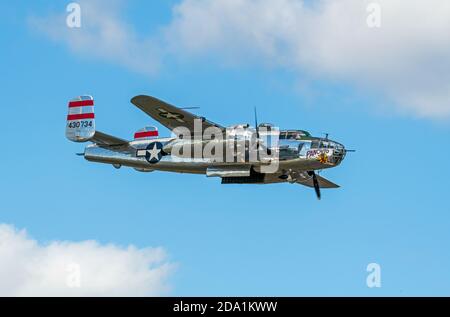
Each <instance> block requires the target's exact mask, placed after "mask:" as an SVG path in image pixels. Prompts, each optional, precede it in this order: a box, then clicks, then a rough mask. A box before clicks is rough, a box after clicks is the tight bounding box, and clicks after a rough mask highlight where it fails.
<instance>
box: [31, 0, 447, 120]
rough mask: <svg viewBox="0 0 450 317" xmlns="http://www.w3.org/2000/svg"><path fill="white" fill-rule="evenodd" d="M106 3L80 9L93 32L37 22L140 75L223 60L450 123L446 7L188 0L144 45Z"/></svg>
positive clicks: (414, 0) (434, 1) (344, 0)
mask: <svg viewBox="0 0 450 317" xmlns="http://www.w3.org/2000/svg"><path fill="white" fill-rule="evenodd" d="M104 3H105V2H101V1H99V0H95V1H82V2H81V4H82V8H83V12H84V13H83V21H84V23H85V25H84V26H83V28H81V29H80V30H77V31H76V32H73V30H69V29H68V28H65V27H64V26H62V27H61V24H63V22H61V21H59V22H58V24H55V23H56V20H55V19H52V18H45V19H44V18H41V19H35V20H34V22H35V23H34V25H36V27H37V28H38V29H40V30H41V31H42V32H44V33H45V34H48V35H49V36H51V37H52V38H53V39H55V40H57V41H62V42H65V43H67V44H68V45H69V46H70V47H71V48H72V49H73V50H74V51H77V52H80V53H82V54H86V55H94V56H97V57H99V58H103V59H106V60H110V61H112V62H117V63H119V64H121V65H123V66H126V67H128V68H130V69H131V70H134V71H138V72H144V73H154V72H155V71H156V69H157V68H158V66H159V65H160V62H159V60H160V59H161V58H162V57H163V56H162V55H167V54H170V55H171V56H172V57H183V60H189V58H193V57H200V58H201V57H204V56H208V55H215V56H216V57H217V58H218V59H219V60H222V61H225V62H228V63H233V64H238V65H239V64H240V63H257V64H261V65H266V64H269V65H272V66H275V67H280V68H286V69H290V70H295V71H297V73H298V76H299V78H303V79H302V80H304V78H308V77H314V78H319V79H323V80H333V81H342V82H345V83H350V84H352V85H354V87H356V88H363V89H365V90H367V91H369V92H371V93H376V94H380V95H381V96H384V97H386V98H387V99H388V100H391V103H392V104H394V105H396V107H395V108H394V109H393V110H394V111H402V112H404V113H407V114H413V115H416V116H420V117H427V118H448V117H450V41H449V40H448V35H449V34H450V2H449V1H447V0H430V1H422V0H411V1H404V0H377V1H375V0H373V1H372V0H363V1H361V0H322V1H314V2H309V1H303V0H276V1H275V0H183V1H181V2H180V3H179V4H178V5H176V6H175V7H174V9H173V17H172V21H171V22H170V23H168V25H165V26H162V27H161V29H162V30H163V31H160V32H159V34H152V35H149V36H147V37H145V38H138V37H137V36H136V32H135V31H134V30H133V28H132V27H131V26H130V25H128V24H127V23H126V22H124V20H123V17H121V16H120V10H118V9H117V8H118V7H119V6H120V5H114V6H111V5H109V1H108V5H107V6H106V5H102V4H104ZM117 3H119V4H120V3H121V2H117ZM370 3H376V4H379V7H380V9H381V25H380V27H379V28H371V27H369V26H368V25H367V17H368V15H369V14H370V12H368V11H367V8H368V5H369V4H370ZM100 8H101V14H96V12H98V10H100ZM105 8H108V9H107V10H105ZM60 18H62V17H60ZM162 52H164V54H163V53H162Z"/></svg>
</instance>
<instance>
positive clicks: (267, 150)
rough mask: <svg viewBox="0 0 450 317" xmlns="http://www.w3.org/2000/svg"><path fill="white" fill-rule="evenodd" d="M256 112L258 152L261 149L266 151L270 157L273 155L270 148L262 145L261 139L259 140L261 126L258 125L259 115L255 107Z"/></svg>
mask: <svg viewBox="0 0 450 317" xmlns="http://www.w3.org/2000/svg"><path fill="white" fill-rule="evenodd" d="M254 111H255V128H256V150H259V148H260V147H261V148H262V149H264V150H265V151H266V153H267V154H268V155H270V154H271V151H270V149H269V148H268V147H266V146H264V144H261V142H260V139H259V125H258V113H257V112H256V107H254Z"/></svg>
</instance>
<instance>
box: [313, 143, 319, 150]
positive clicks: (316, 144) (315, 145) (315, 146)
mask: <svg viewBox="0 0 450 317" xmlns="http://www.w3.org/2000/svg"><path fill="white" fill-rule="evenodd" d="M317 148H319V141H312V142H311V149H317Z"/></svg>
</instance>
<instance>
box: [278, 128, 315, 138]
mask: <svg viewBox="0 0 450 317" xmlns="http://www.w3.org/2000/svg"><path fill="white" fill-rule="evenodd" d="M310 136H311V134H309V132H307V131H304V130H287V131H286V130H285V131H280V140H301V139H302V138H304V137H310Z"/></svg>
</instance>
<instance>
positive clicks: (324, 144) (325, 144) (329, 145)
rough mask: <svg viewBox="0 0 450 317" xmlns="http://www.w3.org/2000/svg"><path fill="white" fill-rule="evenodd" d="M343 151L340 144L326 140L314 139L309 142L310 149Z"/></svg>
mask: <svg viewBox="0 0 450 317" xmlns="http://www.w3.org/2000/svg"><path fill="white" fill-rule="evenodd" d="M319 148H320V149H343V148H344V146H343V145H342V144H340V143H337V142H334V141H331V140H327V139H316V140H312V141H311V149H319Z"/></svg>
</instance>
